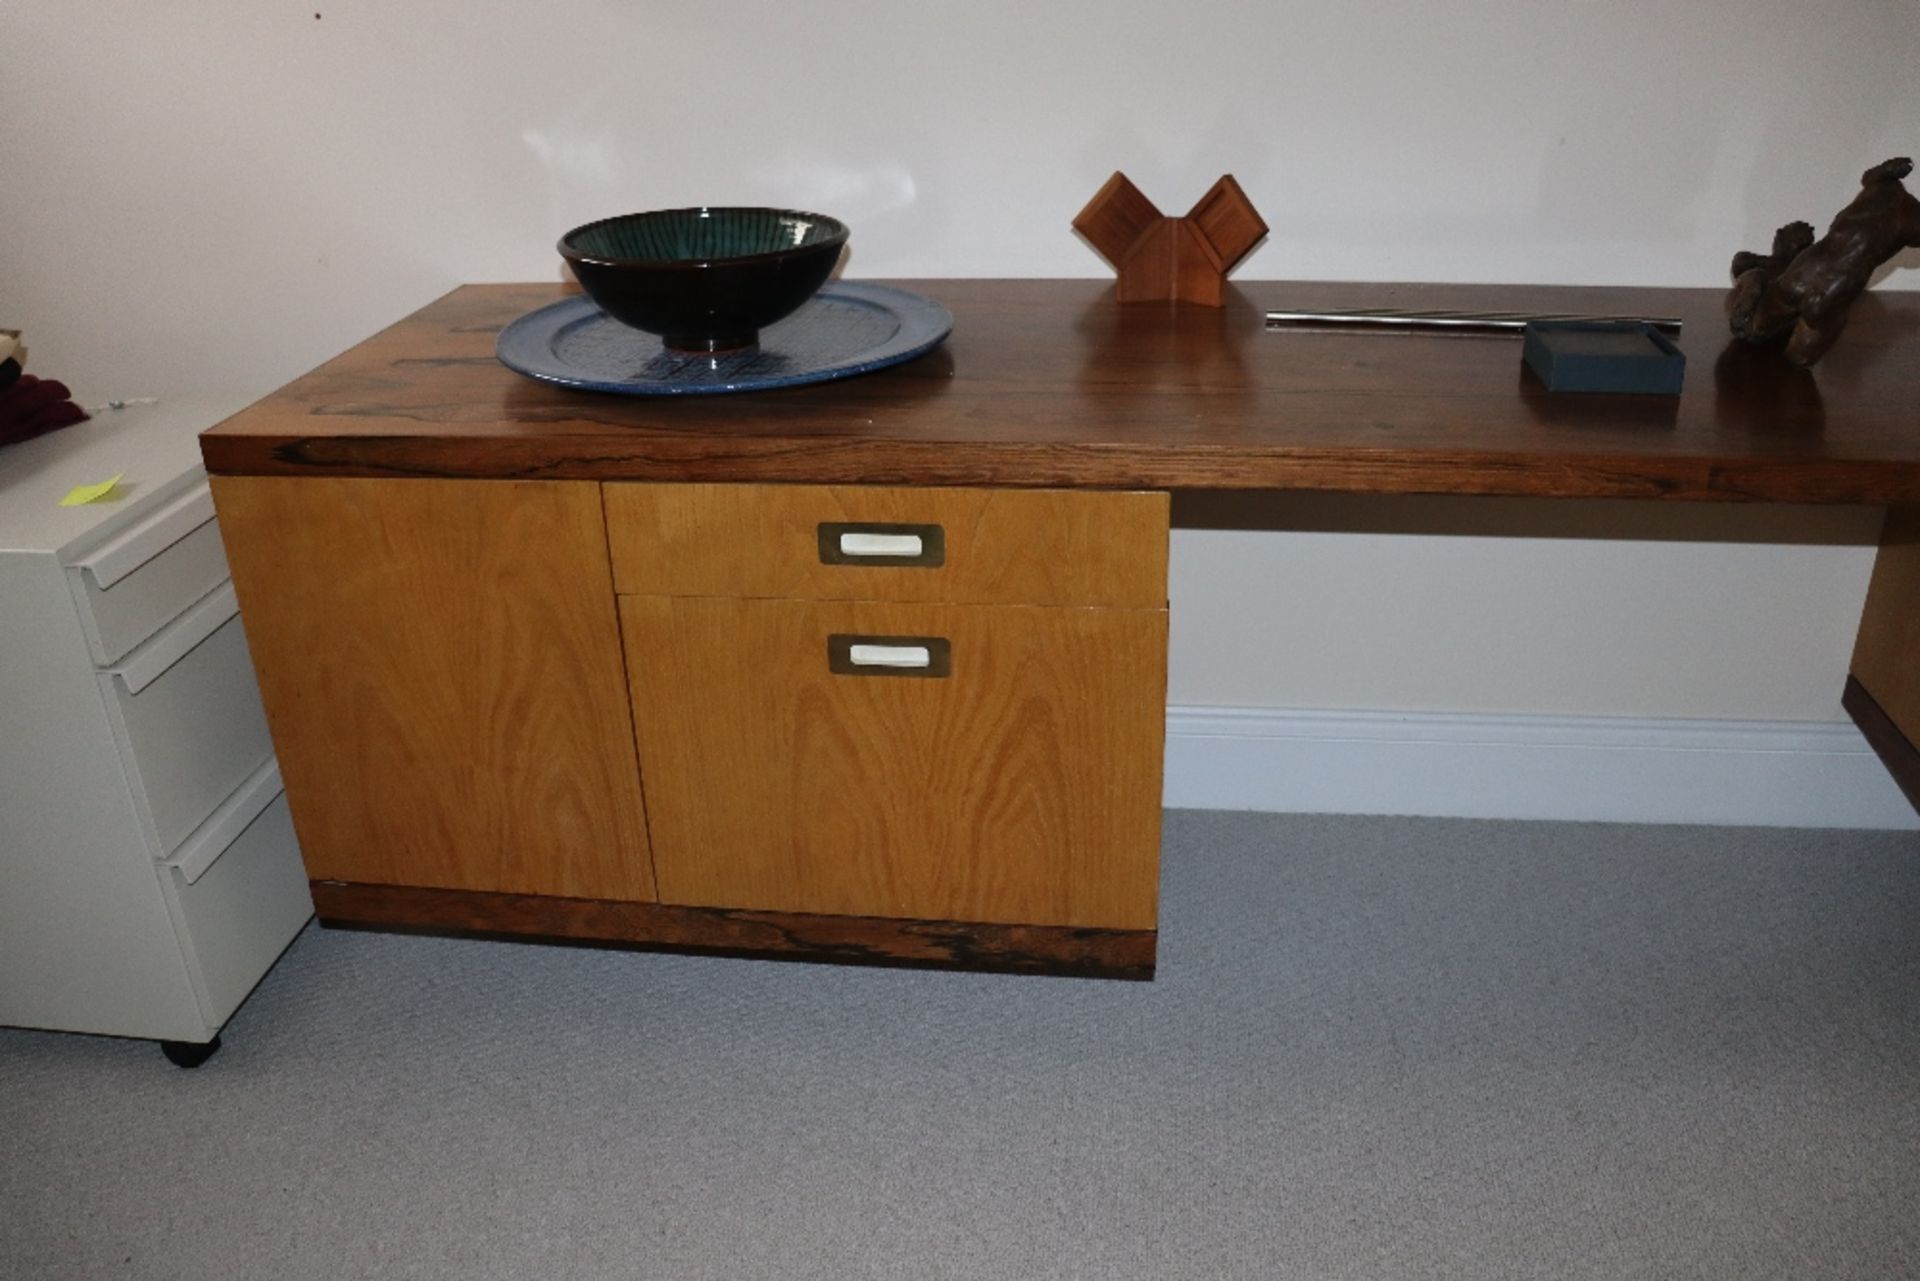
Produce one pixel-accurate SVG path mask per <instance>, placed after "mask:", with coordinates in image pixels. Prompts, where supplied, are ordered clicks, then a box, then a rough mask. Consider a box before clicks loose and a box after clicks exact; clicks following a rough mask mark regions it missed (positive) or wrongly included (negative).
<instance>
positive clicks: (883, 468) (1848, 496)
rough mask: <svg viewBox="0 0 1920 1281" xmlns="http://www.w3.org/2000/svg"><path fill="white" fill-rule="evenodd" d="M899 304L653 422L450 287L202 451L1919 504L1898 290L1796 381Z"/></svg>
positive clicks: (1589, 307) (1736, 348)
mask: <svg viewBox="0 0 1920 1281" xmlns="http://www.w3.org/2000/svg"><path fill="white" fill-rule="evenodd" d="M902 283H903V284H905V285H906V286H907V287H909V288H912V289H915V290H917V291H919V292H922V293H925V294H928V295H930V296H932V297H934V298H937V299H939V300H940V301H941V302H943V303H945V304H946V305H947V307H948V308H949V309H950V310H952V312H953V313H954V320H955V328H954V332H953V335H952V337H951V338H950V339H948V341H947V343H946V344H945V345H944V346H943V347H941V348H939V349H937V350H936V351H934V352H931V353H929V354H928V355H926V356H923V357H921V358H919V359H917V360H913V361H909V362H908V363H906V364H904V365H901V366H898V367H896V368H893V369H888V370H882V371H880V372H877V373H872V374H866V375H862V376H860V377H857V378H850V379H846V380H843V381H840V382H833V383H822V384H817V385H813V386H807V387H794V388H785V389H781V390H777V391H769V392H761V393H754V394H750V395H728V396H696V397H651V398H650V397H623V396H608V395H595V394H591V393H585V392H575V391H569V390H566V389H562V388H557V387H552V386H548V385H546V384H543V383H538V382H535V381H533V380H531V379H528V378H523V377H521V376H519V375H517V374H515V373H513V372H512V371H511V370H508V369H506V368H505V367H504V366H502V365H500V364H499V362H498V361H497V360H495V358H494V355H493V344H494V337H495V335H496V333H497V332H498V331H499V329H500V328H501V326H503V325H504V324H506V323H507V322H508V321H510V320H512V319H513V318H515V317H516V316H519V315H521V314H523V313H525V312H527V311H531V310H533V309H534V308H536V307H539V306H542V305H544V304H546V303H550V302H553V301H554V300H556V299H558V298H560V297H562V296H564V294H565V293H566V289H565V288H564V287H563V286H560V285H557V284H544V285H473V286H467V287H465V288H462V289H459V290H456V291H454V292H453V293H451V294H449V295H448V296H446V297H445V298H442V299H441V300H439V301H438V302H435V303H433V304H431V305H429V306H428V307H426V308H424V309H423V310H422V311H420V312H418V313H417V314H415V315H413V316H411V317H409V318H407V319H405V320H403V321H401V322H400V323H398V324H396V325H394V326H393V327H391V328H389V329H387V330H385V331H383V332H382V333H380V334H378V335H376V336H374V337H373V338H371V339H369V340H367V341H366V342H364V343H362V344H360V345H359V346H357V347H355V348H354V349H353V350H351V351H349V352H347V353H346V354H345V355H342V356H340V357H339V358H337V359H335V360H333V361H330V362H328V363H327V364H326V365H323V366H322V367H321V368H319V369H317V370H315V371H314V372H312V373H310V374H308V375H306V376H305V377H303V378H300V379H298V380H296V381H295V382H293V383H292V384H290V385H289V386H287V387H286V388H284V389H283V390H281V391H280V392H277V393H276V394H274V395H273V396H270V397H268V398H267V399H266V400H264V401H262V402H261V403H259V404H257V405H255V406H253V407H252V408H250V409H247V410H245V411H243V412H242V413H240V414H239V415H237V416H236V417H234V418H233V419H230V420H229V421H228V422H226V423H224V424H222V425H221V426H219V427H218V428H216V429H214V430H213V431H211V432H210V433H208V434H207V435H206V436H204V437H203V438H202V448H203V451H204V454H205V457H206V460H207V463H208V466H209V468H210V469H211V470H213V471H215V472H225V473H235V474H244V473H261V474H282V475H296V474H305V475H361V476H381V475H385V476H425V475H441V476H474V477H480V476H488V477H532V478H548V477H573V478H592V479H630V480H695V481H781V482H812V483H822V484H844V483H854V484H878V485H892V484H899V485H921V484H931V485H957V486H972V485H982V486H1021V487H1065V488H1081V487H1091V488H1119V489H1223V488H1224V489H1318V490H1341V491H1351V492H1374V493H1436V494H1447V493H1452V494H1534V495H1547V496H1562V497H1637V498H1676V499H1689V500H1691V499H1713V500H1721V499H1764V500H1773V501H1783V502H1804V503H1870V504H1892V503H1903V502H1920V414H1916V409H1915V406H1916V405H1920V294H1914V293H1892V292H1884V291H1880V292H1873V293H1869V294H1867V295H1866V296H1864V297H1862V298H1861V299H1860V301H1859V302H1858V303H1856V304H1855V305H1854V308H1853V312H1852V316H1851V319H1850V321H1849V324H1848V328H1847V333H1846V335H1845V337H1844V338H1842V339H1841V341H1840V342H1839V344H1838V345H1837V346H1836V347H1835V348H1834V350H1833V352H1832V353H1831V354H1829V355H1828V356H1827V358H1826V359H1825V360H1824V361H1822V363H1821V364H1820V366H1819V367H1818V369H1817V370H1814V371H1807V370H1800V369H1796V368H1794V367H1793V366H1791V365H1789V364H1787V363H1786V361H1785V360H1783V359H1781V358H1780V356H1779V354H1778V353H1777V352H1771V351H1763V350H1755V349H1751V348H1748V347H1746V346H1744V345H1742V344H1739V343H1737V342H1735V341H1734V340H1733V339H1732V337H1731V336H1730V335H1729V334H1728V332H1727V324H1726V318H1725V315H1724V313H1723V310H1722V299H1723V296H1724V294H1723V291H1720V290H1711V289H1708V290H1664V289H1591V288H1548V287H1525V286H1492V285H1478V286H1452V285H1357V284H1345V285H1342V284H1311V283H1308V284H1302V283H1292V284H1289V283H1283V282H1241V283H1238V284H1236V285H1235V286H1234V287H1232V288H1230V289H1229V290H1228V298H1227V305H1226V306H1225V307H1224V308H1222V309H1220V310H1213V309H1209V308H1203V307H1190V306H1189V307H1181V306H1175V305H1167V306H1128V307H1122V306H1118V305H1116V304H1115V303H1114V301H1113V291H1112V286H1111V285H1110V284H1106V283H1103V282H1100V281H1091V280H1088V281H1041V280H1003V281H992V280H921V281H907V282H902ZM1283 306H1284V307H1302V308H1305V307H1316V308H1340V307H1357V306H1391V307H1403V308H1430V307H1464V308H1471V309H1481V310H1520V309H1524V310H1554V311H1573V312H1588V313H1601V312H1604V313H1623V312H1625V313H1630V312H1647V313H1658V314H1671V315H1677V316H1680V317H1682V318H1683V319H1684V321H1685V326H1686V327H1685V333H1684V334H1683V336H1682V338H1681V340H1680V346H1681V348H1682V350H1683V351H1684V352H1685V353H1686V355H1687V359H1688V368H1687V385H1686V391H1685V393H1684V394H1683V395H1681V396H1679V397H1677V398H1676V397H1643V396H1608V395H1584V396H1581V395H1565V394H1562V395H1557V396H1556V395H1553V394H1550V393H1548V392H1547V391H1546V389H1545V388H1544V387H1542V386H1541V385H1540V384H1539V382H1538V381H1537V380H1535V379H1534V378H1532V376H1531V375H1529V374H1527V373H1525V372H1524V370H1523V368H1522V365H1521V358H1520V345H1519V343H1518V342H1517V341H1515V340H1513V339H1511V338H1453V337H1444V336H1435V335H1405V334H1355V333H1329V332H1311V331H1286V332H1267V331H1265V330H1264V328H1263V323H1262V320H1263V311H1264V309H1265V308H1267V307H1283ZM1623 532H1626V531H1623Z"/></svg>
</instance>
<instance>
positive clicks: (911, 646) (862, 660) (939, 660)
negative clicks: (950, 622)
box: [827, 633, 953, 677]
mask: <svg viewBox="0 0 1920 1281" xmlns="http://www.w3.org/2000/svg"><path fill="white" fill-rule="evenodd" d="M827 669H828V670H829V671H831V672H833V673H834V674H835V675H837V676H934V677H939V676H950V675H952V674H953V642H952V641H949V640H948V639H947V638H946V637H944V636H850V635H845V634H841V633H835V634H834V635H831V636H829V637H827Z"/></svg>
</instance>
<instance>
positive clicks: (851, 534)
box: [820, 520, 947, 569]
mask: <svg viewBox="0 0 1920 1281" xmlns="http://www.w3.org/2000/svg"><path fill="white" fill-rule="evenodd" d="M820 563H821V564H823V565H892V566H896V567H898V566H908V567H921V568H927V569H934V568H937V567H939V566H941V565H944V564H946V563H947V536H946V531H945V530H944V529H943V528H942V527H941V526H939V525H891V524H881V523H876V522H873V521H857V522H846V521H824V520H823V521H821V522H820Z"/></svg>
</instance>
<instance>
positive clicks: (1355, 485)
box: [200, 432, 1920, 506]
mask: <svg viewBox="0 0 1920 1281" xmlns="http://www.w3.org/2000/svg"><path fill="white" fill-rule="evenodd" d="M200 444H201V454H202V456H203V458H204V459H205V462H206V467H207V470H208V472H210V473H211V474H213V475H216V476H220V475H225V476H351V477H360V478H374V477H390V478H436V479H443V480H460V479H466V480H482V479H492V480H598V481H619V480H630V481H633V480H637V481H671V482H704V483H713V484H725V483H748V482H752V483H761V484H814V485H833V484H841V485H935V486H943V485H953V486H978V485H995V486H1003V487H1010V488H1064V489H1076V488H1077V489H1126V490H1138V489H1152V490H1209V489H1229V490H1298V491H1322V492H1330V493H1357V494H1465V495H1480V496H1496V497H1501V496H1503V497H1539V498H1666V499H1680V500H1688V501H1694V502H1702V501H1704V502H1756V501H1757V502H1786V503H1820V504H1825V503H1836V504H1865V505H1870V506H1891V505H1896V504H1901V503H1907V502H1914V501H1920V463H1914V464H1911V465H1909V464H1902V463H1884V462H1856V461H1849V460H1845V459H1831V460H1819V461H1812V460H1806V459H1800V460H1790V461H1782V462H1778V463H1768V462H1764V461H1748V462H1742V463H1733V464H1722V463H1716V462H1714V461H1713V460H1710V459H1698V458H1684V457H1676V458H1658V459H1653V458H1618V457H1607V456H1592V457H1582V456H1577V455H1552V454H1485V455H1473V454H1468V453H1465V452H1460V451H1455V452H1451V453H1448V452H1436V451H1419V450H1405V451H1402V450H1387V449H1380V450H1359V449H1340V448H1336V449H1316V448H1313V447H1299V448H1288V449H1280V448H1270V449H1257V448H1249V449H1233V448H1227V447H1218V446H1211V447H1209V446H1185V447H1181V446H1172V447H1169V446H1158V447H1156V446H1151V445H1088V446H1076V445H1072V444H1065V443H1060V442H1051V443H1041V442H1033V443H987V442H971V443H965V444H956V443H951V442H932V443H929V442H919V441H904V440H857V439H851V438H846V439H834V438H832V437H806V438H798V437H796V438H782V437H770V436H759V437H747V436H741V437H735V438H732V439H727V438H721V437H714V436H672V435H665V434H656V435H644V434H641V433H638V432H636V433H635V435H634V437H633V438H632V439H631V440H629V441H625V442H618V443H616V442H612V441H608V440H604V439H602V440H595V441H594V442H593V443H592V446H591V447H590V448H582V449H577V450H571V451H568V450H558V451H556V450H555V449H554V448H553V446H552V445H551V444H547V443H542V442H540V441H538V440H516V439H513V438H504V439H493V440H463V439H458V438H443V439H434V438H424V437H423V438H412V439H409V438H401V437H380V436H362V437H350V436H349V437H335V438H319V437H305V438H276V437H248V436H203V437H201V442H200Z"/></svg>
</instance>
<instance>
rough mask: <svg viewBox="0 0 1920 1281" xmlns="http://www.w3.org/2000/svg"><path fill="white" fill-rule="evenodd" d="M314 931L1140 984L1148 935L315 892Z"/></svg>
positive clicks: (400, 892) (331, 887)
mask: <svg viewBox="0 0 1920 1281" xmlns="http://www.w3.org/2000/svg"><path fill="white" fill-rule="evenodd" d="M313 903H314V910H315V911H316V912H317V914H318V915H319V917H320V921H321V923H322V924H324V925H333V926H348V927H358V928H369V929H398V930H407V931H425V932H434V933H453V934H483V935H489V936H501V935H505V936H512V937H517V938H525V939H529V940H540V941H551V942H575V943H602V944H614V945H621V946H631V947H640V948H652V949H660V950H666V951H681V952H707V953H720V954H722V955H728V956H758V957H769V958H783V959H788V960H798V961H829V962H833V963H836V964H847V965H910V966H928V967H933V968H939V969H962V970H998V971H1007V972H1013V973H1023V974H1072V975H1081V976H1085V977H1091V978H1112V979H1150V978H1152V977H1153V971H1154V944H1155V939H1156V936H1155V933H1154V931H1152V930H1097V929H1063V928H1059V927H1054V926H1041V925H985V924H981V923H978V922H971V921H899V920H883V919H880V918H876V917H859V916H808V915H803V914H799V913H792V912H746V911H732V910H728V909H725V908H704V907H676V906H671V905H669V904H664V903H624V902H607V901H602V900H594V899H567V898H550V897H546V896H537V895H529V894H487V893H478V892H475V891H471V890H444V889H433V888H423V887H417V886H393V885H354V884H343V883H341V882H338V881H315V882H314V884H313Z"/></svg>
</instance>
